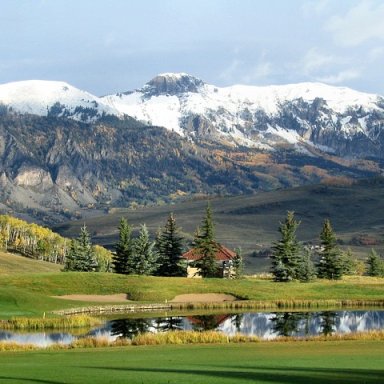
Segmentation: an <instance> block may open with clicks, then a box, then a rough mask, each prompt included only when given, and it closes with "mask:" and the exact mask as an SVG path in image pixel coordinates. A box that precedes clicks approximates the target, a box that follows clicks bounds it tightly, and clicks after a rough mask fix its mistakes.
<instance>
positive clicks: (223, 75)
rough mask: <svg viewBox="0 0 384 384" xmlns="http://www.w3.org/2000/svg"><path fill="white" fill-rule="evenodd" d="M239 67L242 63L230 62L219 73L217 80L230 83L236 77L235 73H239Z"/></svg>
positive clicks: (236, 60) (237, 61) (238, 61)
mask: <svg viewBox="0 0 384 384" xmlns="http://www.w3.org/2000/svg"><path fill="white" fill-rule="evenodd" d="M241 65H242V62H241V61H240V60H238V59H234V60H232V62H231V63H230V64H229V65H228V66H227V67H226V68H224V69H223V70H222V71H221V72H220V74H219V78H220V79H222V80H224V81H228V82H232V81H233V78H234V77H236V73H238V72H240V67H241Z"/></svg>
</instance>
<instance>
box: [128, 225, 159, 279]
mask: <svg viewBox="0 0 384 384" xmlns="http://www.w3.org/2000/svg"><path fill="white" fill-rule="evenodd" d="M154 246H155V242H154V241H151V240H150V239H149V233H148V229H147V226H146V225H145V224H143V225H142V226H141V228H140V232H139V236H138V238H137V239H136V240H135V243H134V252H135V254H134V268H133V272H134V273H136V274H138V275H150V274H152V272H154V271H155V270H156V269H157V267H158V265H157V254H156V252H155V251H154Z"/></svg>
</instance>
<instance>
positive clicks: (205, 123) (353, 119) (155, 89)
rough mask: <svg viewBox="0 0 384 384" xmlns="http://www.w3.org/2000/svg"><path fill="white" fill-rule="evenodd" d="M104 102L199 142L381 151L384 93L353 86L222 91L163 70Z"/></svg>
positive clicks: (375, 153) (343, 151)
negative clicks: (149, 79)
mask: <svg viewBox="0 0 384 384" xmlns="http://www.w3.org/2000/svg"><path fill="white" fill-rule="evenodd" d="M102 99H103V100H104V101H105V102H106V103H107V104H109V105H110V106H111V107H113V108H116V109H118V110H119V111H120V112H122V113H125V114H128V115H130V116H133V117H135V118H137V119H139V120H141V121H143V122H145V123H148V124H153V125H159V126H164V127H165V128H167V129H169V130H172V131H174V132H177V133H178V134H180V135H182V136H185V137H190V138H194V139H199V138H205V139H207V138H209V139H210V140H215V141H219V142H221V143H227V144H232V145H236V144H237V145H244V146H248V147H257V148H260V149H268V150H273V149H274V148H275V147H276V146H277V145H281V144H284V145H287V144H288V145H290V146H292V147H294V148H296V149H298V150H301V151H308V146H310V147H316V148H318V149H321V150H325V151H327V152H330V153H336V154H339V155H341V156H350V155H352V156H356V155H358V156H363V155H364V156H367V155H370V156H376V157H382V156H383V153H382V152H383V151H382V146H383V140H384V139H383V134H382V131H383V129H382V128H383V125H384V99H383V97H381V96H379V95H373V94H366V93H362V92H357V91H354V90H352V89H348V88H342V87H332V86H328V85H325V84H319V83H302V84H291V85H283V86H265V87H256V86H240V85H235V86H232V87H227V88H219V87H215V86H213V85H209V84H205V83H204V82H203V81H201V80H199V79H196V78H194V77H192V76H190V75H187V74H172V73H165V74H161V75H158V76H157V77H155V78H154V79H152V80H151V81H150V82H148V83H147V84H146V85H145V86H144V87H143V88H142V89H139V90H136V91H134V92H126V93H120V94H116V95H109V96H105V97H103V98H102Z"/></svg>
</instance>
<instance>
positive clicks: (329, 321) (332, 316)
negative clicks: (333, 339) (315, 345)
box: [320, 311, 337, 336]
mask: <svg viewBox="0 0 384 384" xmlns="http://www.w3.org/2000/svg"><path fill="white" fill-rule="evenodd" d="M320 317H321V323H320V325H321V333H322V334H323V335H325V336H327V335H332V333H334V332H335V331H336V319H337V313H336V312H331V311H326V312H320Z"/></svg>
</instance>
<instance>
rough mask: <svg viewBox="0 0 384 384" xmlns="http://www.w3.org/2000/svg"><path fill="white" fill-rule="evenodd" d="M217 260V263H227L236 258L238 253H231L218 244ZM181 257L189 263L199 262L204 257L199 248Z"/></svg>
mask: <svg viewBox="0 0 384 384" xmlns="http://www.w3.org/2000/svg"><path fill="white" fill-rule="evenodd" d="M216 246H217V252H216V260H217V261H227V260H232V259H233V258H234V257H235V256H236V252H233V251H231V250H230V249H228V248H226V247H224V246H223V245H221V244H218V243H217V244H216ZM181 257H183V258H184V259H187V260H189V261H194V260H199V259H201V258H202V257H203V255H202V254H201V253H200V252H199V249H198V248H192V249H190V250H189V251H187V252H185V253H184V254H183V255H182V256H181Z"/></svg>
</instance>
